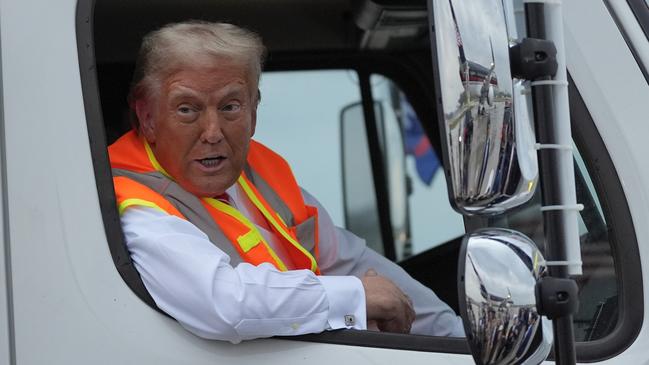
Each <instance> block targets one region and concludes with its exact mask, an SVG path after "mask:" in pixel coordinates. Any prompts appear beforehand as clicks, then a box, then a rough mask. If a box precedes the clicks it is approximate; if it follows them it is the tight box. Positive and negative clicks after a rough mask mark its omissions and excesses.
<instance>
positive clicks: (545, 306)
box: [536, 276, 579, 319]
mask: <svg viewBox="0 0 649 365" xmlns="http://www.w3.org/2000/svg"><path fill="white" fill-rule="evenodd" d="M536 305H537V309H538V312H539V313H540V314H542V315H544V316H546V317H548V318H549V319H556V318H561V317H565V316H567V315H570V314H573V313H576V312H577V308H579V296H578V292H577V283H576V282H575V281H574V280H572V279H564V278H557V277H552V276H546V277H543V278H541V279H539V281H538V282H537V283H536Z"/></svg>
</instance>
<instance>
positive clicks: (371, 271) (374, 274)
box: [365, 268, 379, 276]
mask: <svg viewBox="0 0 649 365" xmlns="http://www.w3.org/2000/svg"><path fill="white" fill-rule="evenodd" d="M365 276H379V274H378V273H377V272H376V270H374V269H372V268H370V269H368V270H367V271H366V272H365Z"/></svg>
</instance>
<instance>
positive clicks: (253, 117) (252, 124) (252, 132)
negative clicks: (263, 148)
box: [250, 104, 257, 138]
mask: <svg viewBox="0 0 649 365" xmlns="http://www.w3.org/2000/svg"><path fill="white" fill-rule="evenodd" d="M250 118H251V119H250V137H251V138H252V136H254V135H255V129H256V128H257V104H255V106H254V107H253V108H252V115H251V116H250Z"/></svg>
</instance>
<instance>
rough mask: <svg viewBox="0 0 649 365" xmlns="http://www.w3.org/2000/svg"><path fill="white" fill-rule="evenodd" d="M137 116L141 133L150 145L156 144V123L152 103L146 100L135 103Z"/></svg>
mask: <svg viewBox="0 0 649 365" xmlns="http://www.w3.org/2000/svg"><path fill="white" fill-rule="evenodd" d="M135 114H136V115H137V120H138V121H139V122H140V133H142V135H144V138H146V141H147V142H149V144H154V143H155V123H154V120H153V110H152V108H151V103H150V102H148V101H147V100H144V99H138V100H136V101H135Z"/></svg>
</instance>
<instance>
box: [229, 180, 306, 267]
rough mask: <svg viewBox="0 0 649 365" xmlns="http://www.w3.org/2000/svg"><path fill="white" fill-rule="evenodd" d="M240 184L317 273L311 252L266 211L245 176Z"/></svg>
mask: <svg viewBox="0 0 649 365" xmlns="http://www.w3.org/2000/svg"><path fill="white" fill-rule="evenodd" d="M238 182H239V184H240V185H241V187H242V188H243V191H245V192H246V195H248V198H249V199H250V200H251V201H252V203H253V204H254V205H255V206H256V207H257V209H259V211H260V212H261V213H262V214H263V215H264V217H266V219H267V220H268V221H269V222H270V224H272V225H273V226H274V227H275V229H277V231H278V232H279V233H280V234H281V235H282V237H284V238H285V239H286V240H287V241H289V242H290V243H291V244H292V245H293V246H295V248H297V249H298V250H300V252H302V253H303V254H304V255H306V257H308V258H309V260H310V261H311V271H313V272H316V270H317V268H318V264H317V263H316V260H315V258H314V257H313V256H312V255H311V253H310V252H309V251H307V250H306V249H304V247H302V245H301V244H300V243H299V242H297V241H296V240H295V239H293V237H291V235H290V234H288V232H287V231H286V229H284V227H283V226H282V225H280V224H279V223H278V222H277V220H276V219H275V216H274V215H272V214H271V213H270V212H269V211H268V210H267V209H266V207H264V205H263V204H262V203H261V201H259V198H257V196H256V195H255V193H254V192H253V191H252V189H251V188H250V185H248V182H247V181H246V179H245V178H244V177H243V175H242V176H239V180H238Z"/></svg>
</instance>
